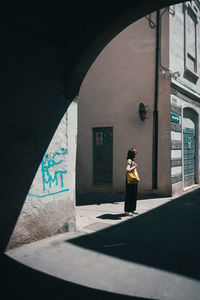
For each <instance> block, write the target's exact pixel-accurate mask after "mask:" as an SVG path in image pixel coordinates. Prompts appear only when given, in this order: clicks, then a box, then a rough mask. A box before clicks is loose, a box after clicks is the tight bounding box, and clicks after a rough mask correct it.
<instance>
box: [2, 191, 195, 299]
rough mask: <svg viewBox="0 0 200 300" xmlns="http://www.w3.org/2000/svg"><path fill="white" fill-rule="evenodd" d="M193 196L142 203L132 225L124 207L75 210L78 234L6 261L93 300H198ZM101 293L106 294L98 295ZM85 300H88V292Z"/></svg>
mask: <svg viewBox="0 0 200 300" xmlns="http://www.w3.org/2000/svg"><path fill="white" fill-rule="evenodd" d="M188 192H189V193H188ZM188 192H187V193H185V194H184V195H183V196H181V197H179V198H175V197H174V198H155V199H145V200H139V201H138V203H137V212H138V214H136V215H134V216H133V217H129V216H125V215H124V211H123V205H124V203H123V202H112V203H102V204H93V205H86V206H78V207H77V209H76V214H77V216H76V218H77V231H76V232H69V233H64V234H59V235H57V236H54V237H51V238H48V239H45V240H41V241H37V242H34V243H31V244H29V245H24V246H22V247H19V248H16V249H13V250H10V251H8V252H7V255H8V256H9V257H11V258H13V259H14V260H16V261H18V262H20V263H22V264H24V265H26V266H29V267H31V268H33V269H36V270H38V271H41V272H44V273H46V274H49V275H51V276H55V277H57V278H59V279H62V280H65V281H67V282H68V283H70V284H72V283H73V284H78V285H79V286H78V287H79V288H80V287H83V286H84V287H87V288H89V289H92V290H90V293H89V294H91V295H92V296H91V297H93V298H94V297H96V299H111V298H112V299H118V298H119V297H120V296H121V297H122V298H123V299H129V296H131V297H132V299H159V300H170V299H171V300H179V299H180V300H188V299H190V300H199V299H200V296H199V295H200V281H199V280H200V273H199V269H200V255H199V247H200V239H199V227H200V221H199V214H200V205H199V198H200V197H199V196H200V191H199V188H198V187H196V188H195V189H193V191H188ZM78 287H76V291H77V288H78ZM104 292H106V293H107V292H108V294H102V295H99V293H104ZM95 294H96V296H95ZM81 297H82V299H89V298H88V295H87V296H86V295H85V294H84V292H82V295H81ZM107 297H108V298H107ZM122 298H119V299H122ZM22 299H23V298H22ZM27 299H28V298H27ZM31 299H32V298H31ZM37 299H43V298H37ZM57 299H58V300H60V299H61V298H59V297H58V298H57ZM62 299H66V298H62ZM73 299H77V298H73ZM91 299H92V298H91Z"/></svg>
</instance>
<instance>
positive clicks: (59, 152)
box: [8, 101, 77, 248]
mask: <svg viewBox="0 0 200 300" xmlns="http://www.w3.org/2000/svg"><path fill="white" fill-rule="evenodd" d="M76 135H77V103H76V101H73V102H72V103H71V104H70V106H69V108H68V110H67V112H66V113H65V114H64V116H63V118H62V120H61V122H60V124H59V126H58V128H57V129H56V131H55V134H54V136H53V138H52V140H51V143H50V144H49V146H48V148H47V151H46V153H45V155H44V157H43V159H42V161H41V164H40V166H39V168H38V171H37V173H36V175H35V178H34V180H33V182H32V185H31V188H30V190H29V193H28V195H27V197H26V200H25V202H24V205H23V207H22V210H21V214H20V216H19V218H18V221H17V224H16V226H15V228H14V231H13V233H12V236H11V238H10V241H9V244H8V248H12V247H14V246H19V245H20V244H24V243H30V242H32V241H34V240H38V239H42V238H45V237H49V236H52V235H55V234H57V233H61V232H65V231H73V230H75V160H76Z"/></svg>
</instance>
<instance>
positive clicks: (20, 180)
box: [0, 0, 181, 251]
mask: <svg viewBox="0 0 200 300" xmlns="http://www.w3.org/2000/svg"><path fill="white" fill-rule="evenodd" d="M179 2H181V1H177V0H162V1H158V0H157V1H148V0H143V1H134V2H133V1H126V2H123V3H120V4H117V2H116V1H109V5H108V3H107V1H105V3H104V2H101V5H100V6H99V4H98V3H96V4H91V3H93V2H91V1H88V5H87V4H86V3H85V2H83V1H79V2H78V4H77V2H76V3H73V2H70V1H68V2H67V4H65V5H66V6H65V5H64V6H63V7H61V6H59V5H57V6H55V5H53V6H51V4H50V3H49V5H46V3H45V5H44V7H42V4H41V5H40V6H39V7H38V6H37V4H36V3H35V2H34V1H33V2H31V1H29V2H27V3H26V2H23V3H22V4H21V5H18V4H15V5H13V6H12V9H10V11H9V12H10V13H9V16H10V17H7V16H3V17H2V18H1V25H2V26H1V39H2V48H1V53H2V56H1V59H2V61H1V83H2V89H1V99H2V102H3V105H2V107H1V113H2V114H1V123H2V126H1V131H0V136H1V140H2V143H1V145H0V152H1V173H2V181H1V191H0V193H1V199H2V200H1V206H0V220H1V226H0V236H1V250H2V251H4V249H5V248H6V245H7V243H8V240H9V237H10V235H11V233H12V231H13V228H14V225H15V223H16V220H17V218H18V216H19V214H20V211H21V209H22V206H23V203H24V200H25V198H26V195H27V193H28V191H29V188H30V185H31V183H32V181H33V178H34V176H35V173H36V171H37V169H38V166H39V164H40V162H41V159H42V157H43V155H44V153H45V151H46V149H47V147H48V144H49V142H50V141H51V138H52V136H53V135H54V132H55V130H56V128H57V127H58V125H59V122H60V120H61V119H62V117H63V115H64V114H65V112H66V110H67V108H68V106H69V104H70V103H71V101H72V100H73V99H74V98H75V97H76V96H77V95H78V91H79V87H80V85H81V82H82V80H83V78H84V76H85V74H86V72H87V70H88V69H89V67H90V65H91V63H92V62H93V61H94V59H95V57H96V56H97V55H98V53H99V52H100V51H101V50H102V49H103V47H104V46H105V45H106V44H107V43H108V42H109V41H110V40H111V39H112V38H113V37H114V36H115V35H116V34H117V33H119V32H120V31H121V30H122V29H123V28H125V27H126V26H128V24H130V23H131V22H134V21H135V20H137V19H139V18H140V17H142V16H144V15H146V14H148V13H150V12H152V11H154V10H156V9H159V8H162V7H166V6H168V5H172V4H175V3H179ZM65 3H66V2H65ZM105 8H106V9H105ZM3 11H4V9H3ZM28 11H31V14H30V15H29V14H28ZM38 11H39V12H40V16H38ZM12 12H14V16H15V17H12ZM43 12H44V14H42V13H43ZM60 12H62V16H61V17H60ZM57 13H59V14H57ZM52 15H53V16H54V17H53V19H52ZM35 16H37V18H36V17H35ZM102 16H103V17H102ZM97 20H98V21H97ZM82 31H84V33H85V34H82ZM29 125H30V126H29ZM12 128H14V129H15V130H14V131H12V133H11V134H9V136H8V135H6V134H5V132H7V131H8V132H11V130H10V129H12ZM13 132H15V134H14V133H13ZM19 132H20V134H18V133H19ZM21 132H22V133H23V134H22V133H21ZM28 133H30V134H28ZM27 136H29V137H32V139H30V138H27ZM8 137H9V138H8ZM22 139H24V142H23V144H22V143H21V141H22ZM35 140H37V151H36V150H35V151H32V150H31V151H32V153H29V151H26V148H29V147H30V146H29V144H30V143H32V142H34V141H35ZM12 145H14V146H16V147H13V146H12ZM24 145H27V146H25V147H24ZM29 150H30V149H29Z"/></svg>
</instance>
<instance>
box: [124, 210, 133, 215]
mask: <svg viewBox="0 0 200 300" xmlns="http://www.w3.org/2000/svg"><path fill="white" fill-rule="evenodd" d="M125 215H126V216H133V214H132V213H131V212H128V211H125Z"/></svg>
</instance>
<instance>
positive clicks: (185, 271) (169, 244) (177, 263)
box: [67, 189, 200, 279]
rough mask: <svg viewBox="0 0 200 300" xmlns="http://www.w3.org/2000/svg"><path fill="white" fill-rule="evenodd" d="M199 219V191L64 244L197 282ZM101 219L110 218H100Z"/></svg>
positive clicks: (199, 260)
mask: <svg viewBox="0 0 200 300" xmlns="http://www.w3.org/2000/svg"><path fill="white" fill-rule="evenodd" d="M199 216H200V189H198V190H196V191H194V192H191V193H188V194H185V195H183V196H181V197H179V198H176V199H173V200H172V201H170V202H168V203H167V204H164V205H162V206H160V207H158V208H156V209H154V210H151V211H149V212H148V213H145V214H143V215H141V216H137V218H135V217H131V218H130V219H129V220H128V221H125V222H122V223H120V224H117V225H115V226H112V227H109V228H107V229H104V230H102V231H98V232H96V233H94V234H90V235H86V236H82V237H79V238H74V239H71V240H70V241H69V240H68V241H67V242H68V243H69V242H71V243H73V244H75V245H78V246H81V247H84V248H88V249H92V250H94V251H97V252H100V253H104V254H107V255H110V256H114V257H117V258H120V259H123V260H127V261H131V262H136V263H139V264H143V265H147V266H152V267H155V268H159V269H163V270H167V271H170V272H174V273H178V274H181V275H185V276H188V277H192V278H195V279H200V271H199V270H200V233H199V231H200V217H199ZM118 217H120V216H117V218H118ZM101 218H105V219H106V218H111V216H110V215H109V216H108V215H107V216H106V215H102V216H101ZM112 218H113V217H112Z"/></svg>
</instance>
